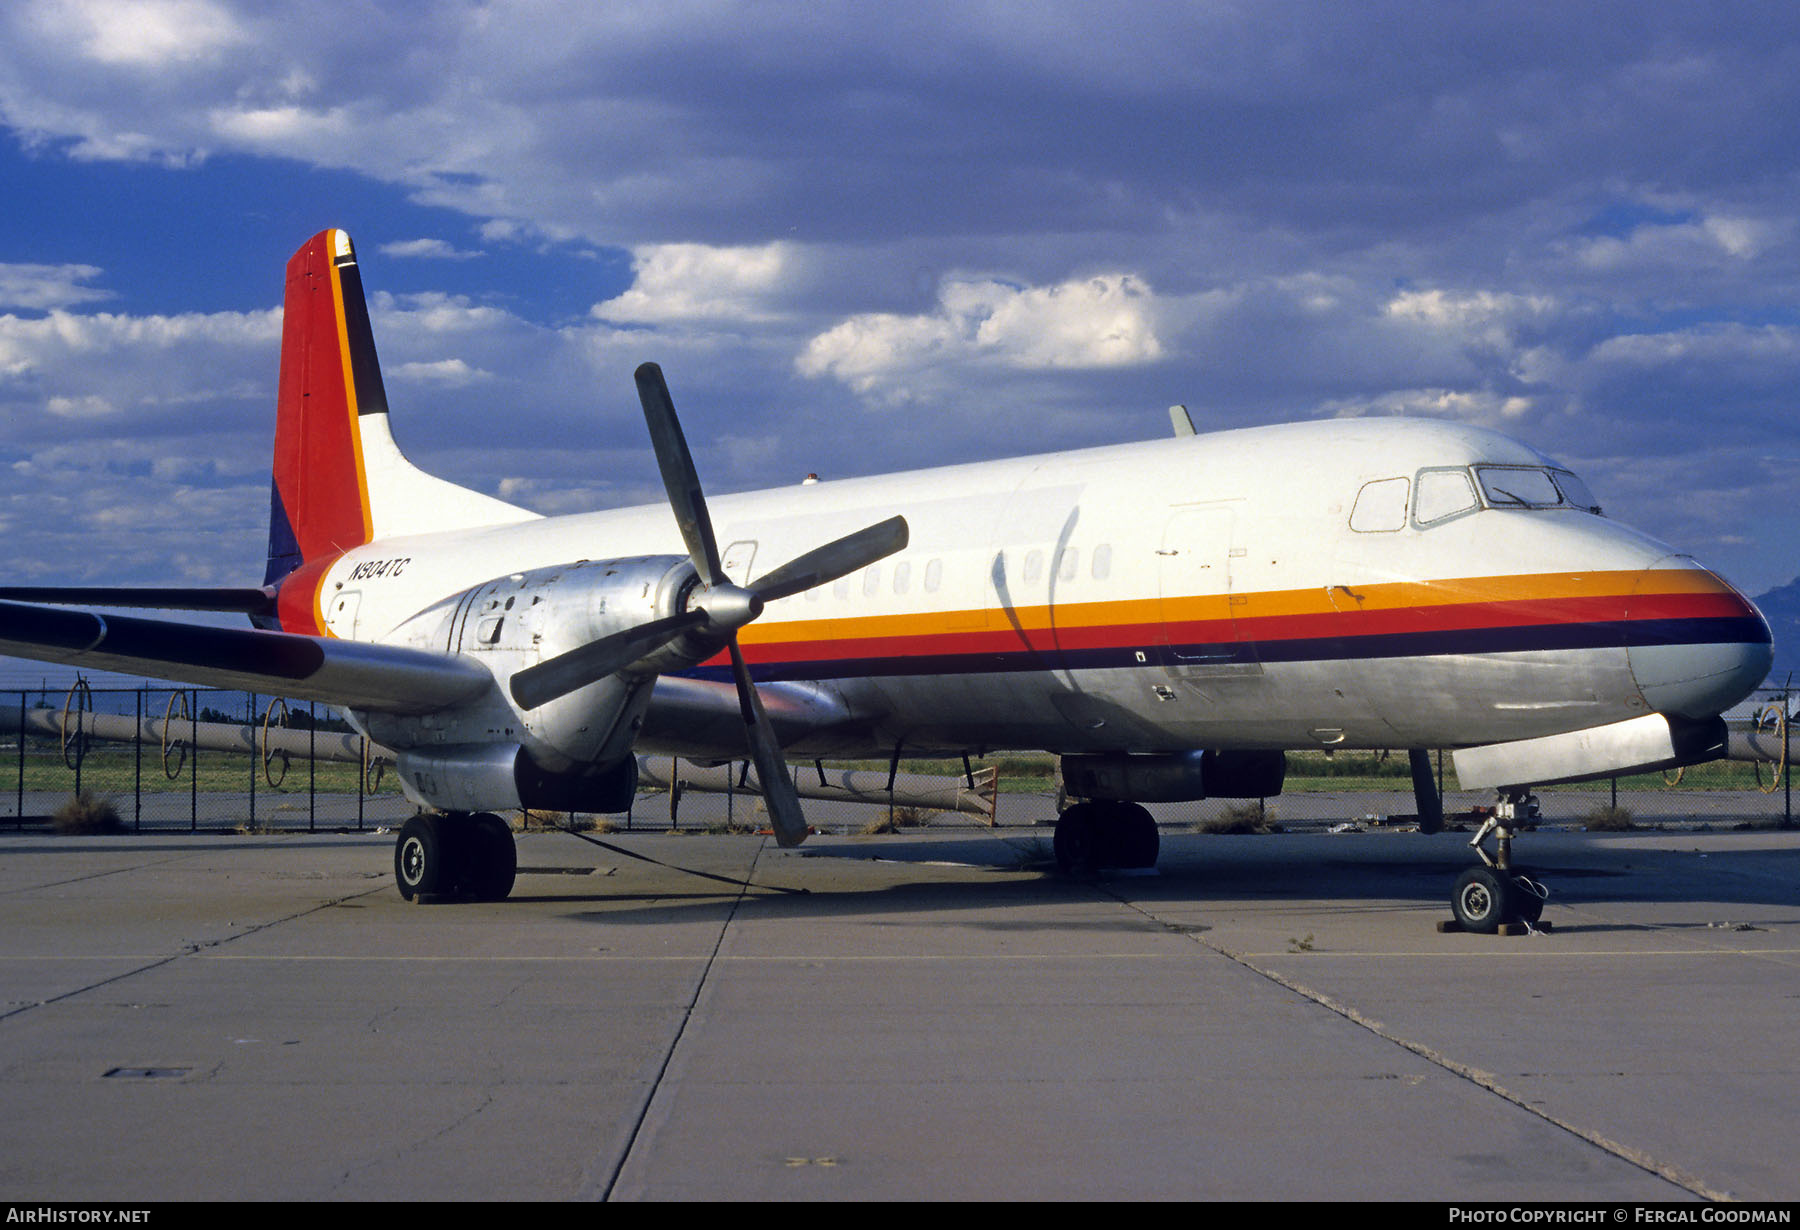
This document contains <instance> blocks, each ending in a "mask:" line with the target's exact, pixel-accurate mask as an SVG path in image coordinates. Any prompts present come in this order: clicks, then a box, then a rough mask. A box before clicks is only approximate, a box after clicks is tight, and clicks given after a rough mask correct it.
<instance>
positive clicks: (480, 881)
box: [394, 812, 519, 901]
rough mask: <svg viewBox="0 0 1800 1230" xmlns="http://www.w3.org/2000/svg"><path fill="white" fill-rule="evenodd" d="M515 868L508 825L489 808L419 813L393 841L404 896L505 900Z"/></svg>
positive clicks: (396, 875)
mask: <svg viewBox="0 0 1800 1230" xmlns="http://www.w3.org/2000/svg"><path fill="white" fill-rule="evenodd" d="M518 869H519V862H518V851H517V849H516V848H515V847H514V846H513V835H512V829H511V828H510V827H509V826H508V825H507V823H506V821H504V820H502V819H501V818H500V817H499V816H496V815H494V814H493V813H492V812H480V813H478V814H476V815H472V816H471V815H467V814H465V813H462V812H448V813H445V814H443V815H417V816H414V817H413V818H412V819H411V820H408V821H407V822H406V823H405V824H404V825H402V826H401V828H400V839H399V840H398V841H396V842H395V843H394V880H395V882H396V883H397V884H398V885H399V887H400V895H401V896H402V897H404V898H406V900H408V901H424V900H431V899H434V898H443V897H463V898H468V899H471V900H475V901H504V900H505V899H506V896H507V894H508V893H510V892H512V887H513V878H514V876H516V875H517V874H518Z"/></svg>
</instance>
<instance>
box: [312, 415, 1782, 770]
mask: <svg viewBox="0 0 1800 1230" xmlns="http://www.w3.org/2000/svg"><path fill="white" fill-rule="evenodd" d="M1481 464H1486V465H1489V466H1502V467H1519V468H1520V472H1521V473H1525V472H1527V471H1532V470H1535V471H1538V472H1541V471H1543V470H1544V469H1546V468H1548V467H1550V466H1551V465H1552V463H1550V462H1549V461H1548V460H1547V459H1546V458H1544V457H1543V456H1542V455H1540V454H1538V453H1536V452H1535V451H1533V450H1531V449H1529V448H1527V447H1525V446H1524V445H1521V444H1518V443H1517V442H1515V441H1512V440H1509V439H1507V438H1505V437H1502V436H1499V435H1496V434H1494V433H1491V432H1488V431H1484V430H1480V429H1474V428H1466V427H1460V426H1455V425H1450V424H1443V423H1435V422H1420V421H1408V420H1392V419H1390V420H1345V421H1327V422H1319V423H1303V424H1294V425H1290V426H1286V427H1273V428H1262V429H1250V430H1243V431H1234V432H1226V433H1220V434H1216V435H1203V436H1191V437H1177V438H1171V439H1165V440H1157V441H1151V442H1147V443H1140V444H1131V445H1122V446H1115V447H1108V448H1098V449H1088V450H1083V451H1078V452H1066V453H1055V454H1048V455H1045V456H1039V457H1025V458H1019V459H1015V460H1008V461H994V462H981V463H974V464H968V465H958V466H950V467H945V468H941V469H934V470H925V471H917V472H912V473H904V474H895V475H889V476H883V477H874V478H862V479H849V480H842V481H833V482H817V483H810V482H809V483H804V484H798V483H797V484H795V485H793V486H789V487H784V488H779V489H775V490H768V491H757V492H748V493H744V494H739V495H731V496H720V497H716V498H714V499H712V500H711V502H710V504H711V510H712V518H713V522H714V525H715V527H716V532H717V538H718V542H719V544H720V549H721V552H722V554H723V557H724V565H725V570H726V572H727V573H728V574H729V575H730V577H731V578H732V580H734V581H736V582H738V583H740V584H742V583H745V582H747V581H748V580H750V579H753V578H755V577H757V576H759V575H761V574H762V573H764V572H767V571H768V570H770V569H772V568H774V567H776V566H777V565H779V564H781V563H783V562H784V561H786V560H789V559H792V558H794V557H796V556H798V555H800V554H801V553H803V552H805V551H808V550H810V549H812V548H814V547H816V546H818V545H819V544H821V543H823V542H826V541H828V540H830V539H832V538H834V537H836V536H839V535H842V534H844V533H847V532H849V531H852V530H855V529H858V528H860V527H862V526H864V525H868V524H870V523H872V522H875V521H879V520H881V519H882V518H885V517H889V516H892V515H894V514H896V513H899V514H902V515H904V516H905V518H906V520H907V523H908V525H909V527H910V531H911V538H910V543H909V545H908V546H907V547H906V548H905V550H904V551H902V552H900V553H899V554H896V555H894V556H892V557H890V558H888V559H886V560H883V561H881V562H880V563H877V564H874V565H872V566H870V567H868V568H866V569H864V570H863V571H861V572H858V573H856V574H853V575H851V576H849V577H846V578H844V579H842V580H839V581H837V582H836V583H835V584H832V585H828V586H823V587H820V588H819V589H816V590H813V591H810V592H808V593H805V594H803V595H797V596H795V597H791V598H787V599H783V600H781V601H779V602H776V603H773V604H771V605H770V607H769V608H768V610H767V612H766V613H765V614H764V615H763V616H762V617H761V618H760V619H758V620H757V621H756V622H754V623H752V624H750V625H749V626H748V627H746V628H744V629H743V630H742V631H741V632H740V634H739V637H740V642H741V644H742V646H743V649H744V652H745V655H746V657H747V658H748V659H749V661H750V663H751V665H752V668H753V670H754V672H755V675H756V678H757V679H758V681H759V682H763V683H774V684H779V683H781V682H783V681H793V682H795V683H797V684H803V685H805V686H807V687H809V688H812V689H815V690H818V691H821V692H823V693H826V694H829V695H830V696H831V697H832V698H834V699H835V700H836V701H838V702H840V703H841V705H842V707H843V709H844V711H845V712H847V713H848V714H850V715H853V717H854V718H855V721H854V722H852V723H850V724H849V725H848V726H847V727H845V729H846V730H852V731H854V734H853V735H851V736H849V737H848V739H847V741H846V736H845V735H844V734H843V732H842V731H840V732H839V735H838V737H836V738H834V739H830V740H824V739H821V740H815V741H813V742H812V743H810V744H809V743H806V742H804V741H803V742H801V743H800V744H798V745H796V746H794V747H791V748H790V751H792V752H795V753H798V754H802V755H804V754H809V753H819V752H827V751H829V752H833V753H842V752H846V751H850V750H858V749H860V750H873V749H875V748H877V747H879V748H887V749H891V748H893V747H895V746H897V745H901V746H904V747H906V748H907V749H909V750H912V751H915V752H919V753H926V752H930V751H953V750H963V749H982V748H1043V749H1048V750H1053V751H1069V752H1073V751H1131V752H1140V751H1141V752H1155V751H1178V750H1185V749H1194V748H1238V747H1243V748H1250V747H1263V748H1276V747H1289V748H1292V747H1318V746H1325V747H1330V746H1347V747H1422V746H1435V747H1443V746H1454V745H1467V744H1477V743H1490V742H1498V741H1504V740H1512V739H1522V738H1527V737H1532V736H1537V735H1544V734H1552V733H1558V732H1562V731H1569V730H1575V729H1580V728H1585V727H1590V726H1596V725H1600V724H1603V723H1608V722H1614V721H1619V720H1622V719H1625V718H1629V717H1635V716H1638V715H1641V714H1644V713H1647V712H1650V711H1652V710H1658V709H1660V710H1664V711H1684V712H1694V713H1696V714H1698V713H1699V712H1701V711H1705V712H1708V713H1716V712H1717V711H1718V708H1720V707H1723V705H1724V704H1729V703H1731V702H1732V700H1734V699H1735V697H1733V696H1731V695H1729V694H1730V693H1732V692H1734V691H1737V690H1740V689H1747V688H1748V687H1749V686H1752V685H1754V683H1755V682H1756V681H1757V680H1758V679H1760V677H1761V673H1762V671H1763V670H1764V669H1766V665H1767V658H1768V652H1767V651H1768V646H1767V643H1766V641H1767V634H1766V630H1765V631H1764V632H1763V634H1762V643H1761V644H1760V645H1759V644H1758V643H1757V637H1756V636H1755V635H1754V631H1753V630H1752V631H1750V632H1748V633H1746V631H1745V629H1749V628H1750V624H1749V623H1747V622H1746V621H1747V620H1754V619H1756V616H1755V613H1754V609H1753V608H1751V607H1749V605H1748V604H1747V603H1745V602H1744V601H1743V599H1742V598H1741V597H1739V596H1738V595H1736V593H1735V591H1732V590H1731V589H1730V587H1729V586H1726V585H1725V584H1724V583H1723V582H1722V581H1719V580H1718V579H1717V578H1716V577H1714V576H1713V574H1711V573H1709V572H1706V571H1705V570H1704V569H1702V568H1700V566H1699V565H1697V564H1696V563H1694V562H1693V561H1692V560H1690V559H1688V558H1686V557H1684V556H1678V555H1676V554H1675V553H1674V552H1673V551H1672V550H1671V549H1670V548H1668V547H1666V546H1663V545H1661V544H1659V543H1657V542H1655V541H1653V540H1651V539H1649V538H1646V537H1644V536H1643V535H1640V534H1638V533H1636V532H1635V531H1632V530H1630V529H1628V528H1626V527H1624V526H1621V525H1619V524H1617V523H1616V522H1613V521H1610V520H1608V519H1606V518H1604V517H1600V516H1595V515H1593V514H1591V513H1589V512H1586V511H1581V510H1577V509H1575V508H1571V507H1554V508H1534V509H1525V508H1501V507H1493V506H1491V503H1492V501H1485V502H1482V503H1479V504H1477V506H1476V507H1472V508H1467V509H1463V510H1460V511H1458V510H1455V509H1454V508H1452V509H1451V515H1444V516H1437V517H1435V519H1433V520H1432V521H1430V522H1429V523H1422V521H1421V519H1420V513H1421V501H1425V500H1427V499H1428V498H1429V499H1437V498H1438V497H1437V496H1435V495H1432V496H1429V497H1428V496H1427V494H1426V488H1427V487H1430V488H1431V490H1433V491H1436V490H1437V489H1438V487H1439V486H1441V484H1436V483H1428V482H1427V480H1426V479H1425V477H1424V476H1425V474H1426V473H1427V472H1434V473H1439V474H1442V473H1450V474H1453V475H1454V473H1455V472H1456V471H1457V470H1459V469H1460V470H1461V471H1463V472H1464V473H1468V472H1469V467H1471V466H1475V465H1481ZM1396 480H1404V482H1397V481H1396ZM1371 484H1375V486H1371ZM1365 491H1367V494H1366V495H1365V494H1364V493H1365ZM1359 501H1360V502H1359ZM1424 511H1426V512H1430V513H1433V514H1436V513H1438V512H1440V511H1441V509H1439V508H1437V507H1435V506H1434V507H1432V508H1429V509H1425V510H1424ZM1353 516H1354V517H1355V518H1357V524H1355V525H1353V524H1352V518H1353ZM685 555H686V549H685V547H684V545H683V543H682V539H681V536H680V534H679V532H678V531H677V527H676V525H675V522H674V519H673V517H672V516H671V514H670V511H669V509H668V508H667V507H665V506H662V505H656V506H650V507H642V508H627V509H618V510H613V511H605V512H595V513H589V514H582V515H577V516H566V517H557V518H545V519H538V520H529V521H523V522H519V523H515V524H508V525H502V526H496V527H492V528H486V529H476V530H459V531H456V532H447V533H438V534H432V533H427V534H414V535H407V536H403V537H391V538H386V539H381V540H378V541H376V542H373V543H370V544H369V545H367V546H363V547H359V548H356V549H354V550H352V551H350V552H348V553H347V554H346V555H344V556H343V557H342V559H341V560H339V561H338V562H337V563H336V564H334V565H333V566H332V567H331V568H330V569H329V571H328V572H327V573H326V574H325V575H324V578H323V582H322V584H321V586H320V589H319V595H318V613H319V618H320V619H321V621H322V623H323V626H324V627H325V628H326V629H327V630H328V631H329V633H330V634H331V635H334V636H337V637H341V638H348V639H357V640H372V641H390V642H393V641H399V642H401V643H406V644H410V645H414V646H415V647H418V648H432V649H448V650H454V651H460V652H473V653H477V654H479V653H481V652H482V646H481V645H480V644H478V643H477V642H476V641H475V640H474V639H473V638H472V637H471V636H470V635H469V634H468V628H467V627H461V628H460V629H458V628H453V627H452V625H451V624H450V623H448V622H445V621H444V620H427V621H421V620H418V619H415V616H417V615H418V614H419V613H420V612H421V611H423V610H425V609H427V608H429V607H432V606H433V604H441V603H444V602H445V601H446V600H448V599H450V598H452V597H453V596H455V595H458V594H460V593H462V592H464V591H467V590H469V589H470V588H471V587H474V586H479V585H481V584H482V583H484V582H488V581H491V580H503V579H504V578H507V577H509V576H514V575H522V574H524V573H527V572H530V571H531V570H538V569H545V568H551V567H553V566H556V565H563V564H573V563H575V562H576V561H599V560H615V559H627V558H632V557H640V556H669V557H685ZM502 588H503V587H502ZM495 593H496V594H498V593H499V590H496V591H495ZM1647 604H1649V605H1647ZM1655 604H1660V605H1655ZM1653 605H1654V611H1653V610H1652V606H1653ZM495 609H496V612H497V617H498V618H505V617H507V615H506V609H505V607H504V604H502V603H499V602H498V601H496V605H495ZM1733 612H1736V614H1735V615H1734V614H1733ZM1652 614H1654V615H1655V618H1654V619H1652V618H1650V616H1651V615H1652ZM523 617H524V613H523V612H522V611H521V612H519V613H518V614H517V616H516V618H523ZM532 618H534V619H535V620H537V624H536V625H535V628H534V631H533V635H532V638H531V639H529V640H527V641H520V640H517V639H511V638H499V639H497V640H496V642H495V648H496V650H499V649H504V650H505V652H504V653H501V652H496V653H494V654H493V655H492V665H493V667H494V669H495V672H496V675H497V677H501V678H502V681H503V678H504V676H507V675H510V673H511V672H513V671H516V670H518V669H521V668H522V667H524V666H527V665H532V664H534V663H535V662H536V661H537V660H538V659H539V658H540V657H544V656H548V655H550V654H551V653H553V652H560V651H562V650H563V649H567V648H570V647H571V645H570V644H569V643H567V642H568V640H569V637H568V636H565V635H561V634H559V632H558V623H559V612H558V611H557V610H556V609H555V607H554V604H542V605H541V607H540V609H538V610H537V611H535V612H534V614H533V615H532ZM1733 619H1735V620H1736V621H1737V622H1736V623H1733V622H1732V620H1733ZM409 621H412V622H411V623H409ZM1708 621H1711V622H1710V623H1709V622H1708ZM1652 624H1654V627H1652V626H1651V625H1652ZM471 626H472V625H471ZM1640 626H1641V627H1642V628H1643V629H1645V635H1644V636H1642V637H1639V636H1636V635H1635V633H1634V631H1633V630H1634V629H1635V628H1638V627H1640ZM1709 628H1710V629H1716V631H1708V629H1709ZM439 637H441V638H443V639H442V640H441V641H439V643H435V644H434V643H431V642H432V639H433V638H439ZM690 673H691V674H694V675H697V676H700V677H712V678H724V677H726V675H725V671H724V668H723V667H722V666H721V665H720V664H719V663H718V662H709V663H702V664H701V665H699V666H698V667H696V668H695V669H694V670H693V671H692V672H690ZM1646 676H1653V678H1646ZM1752 676H1754V677H1752ZM1720 697H1725V699H1724V701H1723V703H1722V704H1719V705H1718V706H1717V707H1715V701H1717V700H1718V698H1720ZM571 699H574V698H571ZM495 700H496V701H498V702H500V703H504V701H503V698H502V697H501V696H500V693H499V691H498V690H497V691H496V697H495ZM489 707H490V710H492V713H491V714H490V719H488V720H489V721H490V726H491V724H492V722H493V721H501V720H502V717H495V716H492V714H498V713H499V712H500V711H499V710H498V709H494V708H493V705H492V704H490V706H489ZM519 721H520V729H521V730H522V731H523V732H524V734H523V735H522V738H523V740H524V741H525V742H526V743H527V745H529V743H530V740H531V738H532V737H533V735H532V734H531V732H532V730H533V725H532V722H531V720H530V717H529V715H520V716H519ZM545 737H549V736H547V735H546V736H545ZM670 744H671V745H670V746H667V747H662V748H653V747H647V748H645V749H644V750H667V751H676V752H682V753H684V754H696V753H699V752H701V751H703V750H704V749H702V748H697V747H694V746H691V745H683V744H682V743H681V741H680V740H679V739H678V738H677V739H674V740H672V741H670ZM715 753H716V754H718V755H720V756H730V755H735V754H738V752H737V751H736V750H735V749H731V748H717V749H715Z"/></svg>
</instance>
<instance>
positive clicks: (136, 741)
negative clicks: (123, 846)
mask: <svg viewBox="0 0 1800 1230" xmlns="http://www.w3.org/2000/svg"><path fill="white" fill-rule="evenodd" d="M131 828H132V831H133V832H136V833H141V832H143V831H144V689H143V688H139V689H138V690H137V732H136V736H135V737H134V738H133V739H132V740H131Z"/></svg>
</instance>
